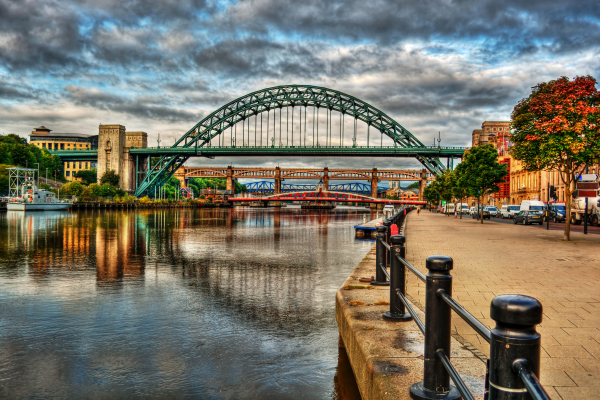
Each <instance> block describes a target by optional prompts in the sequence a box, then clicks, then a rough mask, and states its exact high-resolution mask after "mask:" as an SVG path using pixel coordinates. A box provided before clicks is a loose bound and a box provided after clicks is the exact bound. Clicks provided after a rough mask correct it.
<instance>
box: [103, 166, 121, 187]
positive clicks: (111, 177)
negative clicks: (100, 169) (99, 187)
mask: <svg viewBox="0 0 600 400" xmlns="http://www.w3.org/2000/svg"><path fill="white" fill-rule="evenodd" d="M120 180H121V177H120V176H119V175H118V174H117V173H116V172H115V171H113V170H112V169H109V170H106V172H105V173H104V174H103V175H102V176H101V177H100V183H101V184H105V183H108V184H109V185H112V186H116V187H118V186H119V181H120Z"/></svg>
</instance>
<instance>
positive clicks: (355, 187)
mask: <svg viewBox="0 0 600 400" xmlns="http://www.w3.org/2000/svg"><path fill="white" fill-rule="evenodd" d="M244 186H246V193H275V182H268V181H259V182H250V183H245V184H244ZM317 186H318V184H313V185H310V184H309V185H296V184H285V183H284V184H282V185H281V192H282V193H284V192H303V191H306V192H308V191H315V190H317ZM328 190H329V191H330V192H345V193H361V194H365V193H366V194H371V185H367V184H366V183H360V182H351V183H343V184H339V185H329V189H328ZM385 190H386V188H382V187H377V193H382V192H385Z"/></svg>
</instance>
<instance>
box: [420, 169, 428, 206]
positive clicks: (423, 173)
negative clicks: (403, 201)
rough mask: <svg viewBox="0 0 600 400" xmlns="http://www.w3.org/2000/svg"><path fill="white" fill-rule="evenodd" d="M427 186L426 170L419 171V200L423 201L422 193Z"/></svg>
mask: <svg viewBox="0 0 600 400" xmlns="http://www.w3.org/2000/svg"><path fill="white" fill-rule="evenodd" d="M426 186H427V170H426V169H424V170H421V180H420V181H419V200H421V201H422V200H423V191H424V190H425V187H426Z"/></svg>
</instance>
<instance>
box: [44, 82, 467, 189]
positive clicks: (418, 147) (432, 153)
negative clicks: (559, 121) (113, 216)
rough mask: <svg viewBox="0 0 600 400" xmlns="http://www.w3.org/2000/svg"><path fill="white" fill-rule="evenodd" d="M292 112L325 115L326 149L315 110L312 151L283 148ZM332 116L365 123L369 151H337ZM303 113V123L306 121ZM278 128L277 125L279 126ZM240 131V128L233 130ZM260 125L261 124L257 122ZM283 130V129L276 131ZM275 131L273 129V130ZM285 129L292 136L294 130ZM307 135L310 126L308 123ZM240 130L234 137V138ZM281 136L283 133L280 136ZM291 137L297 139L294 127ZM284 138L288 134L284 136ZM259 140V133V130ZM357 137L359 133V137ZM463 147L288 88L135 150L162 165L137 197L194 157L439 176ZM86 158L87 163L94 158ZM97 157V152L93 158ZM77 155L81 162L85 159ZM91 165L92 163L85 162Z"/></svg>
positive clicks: (340, 98) (321, 92) (338, 97)
mask: <svg viewBox="0 0 600 400" xmlns="http://www.w3.org/2000/svg"><path fill="white" fill-rule="evenodd" d="M284 107H285V108H288V107H291V108H292V110H291V111H292V118H293V115H294V107H305V112H304V117H305V121H306V113H307V107H315V108H316V111H317V112H316V115H317V121H318V116H319V112H318V111H319V109H321V108H325V109H326V119H327V122H326V131H325V133H326V136H327V138H326V142H325V146H323V145H322V144H319V143H318V137H319V124H318V123H317V127H316V129H317V130H316V134H317V143H315V126H314V120H315V118H314V115H315V113H314V111H315V110H314V109H313V144H314V145H313V146H310V145H308V146H307V143H306V136H305V140H304V145H303V146H283V144H282V142H281V134H282V114H281V110H282V109H283V108H284ZM277 109H279V116H278V119H279V121H276V118H275V117H276V116H277V113H276V111H277ZM270 111H274V112H273V114H274V115H273V118H272V121H270ZM332 111H336V112H340V113H341V116H340V119H341V120H342V121H343V120H344V118H345V117H346V115H347V116H348V117H350V118H354V120H355V126H356V121H357V120H361V121H363V122H365V123H366V124H367V146H358V145H357V144H356V137H353V145H352V146H343V145H338V146H334V145H332V143H331V142H332V139H333V132H332V126H331V124H332V119H333V115H331V113H332ZM262 113H267V120H266V127H267V143H266V145H265V146H263V145H262V134H261V138H260V141H261V143H260V145H257V143H256V139H255V145H254V146H251V145H250V120H249V118H250V117H256V116H257V115H258V114H261V132H262ZM301 115H302V114H301V113H300V121H302V116H301ZM246 119H248V133H247V136H248V143H244V138H245V136H246V129H245V121H246ZM238 122H242V141H241V142H242V146H240V145H239V143H238V144H237V146H236V140H235V139H234V135H235V136H236V138H237V123H238ZM277 122H278V124H277ZM234 125H235V127H234ZM255 125H256V120H255ZM277 125H279V126H277ZM371 126H372V127H374V128H375V129H377V130H379V131H380V132H381V137H382V140H383V135H386V136H387V137H389V138H391V139H392V141H393V146H383V141H381V144H380V145H379V146H377V147H373V145H371V146H369V139H372V138H370V136H371ZM228 128H230V129H231V131H230V132H231V143H230V145H229V146H225V143H224V140H221V139H220V138H221V136H220V135H221V134H222V133H224V132H225V130H226V129H228ZM271 128H272V129H271ZM286 129H287V130H288V132H289V128H287V122H286ZM304 129H305V135H306V122H305V126H304ZM234 130H235V133H234ZM277 130H279V132H277ZM291 133H292V137H293V136H294V132H293V124H292V132H291ZM277 134H279V144H277V143H276V135H277ZM284 134H285V133H284ZM255 135H256V129H255ZM354 135H356V129H355V133H354ZM214 138H217V139H218V140H217V141H216V142H217V143H218V147H215V146H214V145H211V144H212V139H214ZM343 138H344V131H343V124H342V125H341V126H340V144H343V143H342V141H343ZM301 140H302V130H300V143H301ZM464 150H465V148H464V147H427V146H424V145H423V144H422V143H421V142H420V141H419V140H418V139H417V138H415V137H414V136H413V135H412V134H411V133H410V132H409V131H408V130H407V129H406V128H404V127H403V126H401V125H400V124H398V123H397V122H396V121H394V120H393V119H392V118H390V117H389V116H388V115H386V114H385V113H383V112H382V111H380V110H378V109H377V108H375V107H373V106H371V105H370V104H368V103H366V102H364V101H362V100H359V99H357V98H355V97H353V96H350V95H348V94H345V93H342V92H339V91H336V90H332V89H327V88H323V87H317V86H305V85H286V86H277V87H272V88H267V89H262V90H259V91H256V92H253V93H250V94H247V95H245V96H242V97H240V98H238V99H236V100H234V101H232V102H230V103H228V104H226V105H224V106H223V107H221V108H219V109H218V110H216V111H214V112H213V113H211V114H210V115H208V116H207V117H206V118H204V119H203V120H202V121H200V122H198V123H197V124H196V125H194V126H193V127H192V128H191V129H190V130H189V131H187V132H186V133H185V134H184V135H183V136H182V137H181V138H180V139H179V140H178V141H177V142H176V143H175V144H174V145H173V146H171V147H155V148H131V149H130V153H131V154H132V155H146V156H150V157H157V158H158V160H157V161H156V162H155V163H154V164H152V165H150V166H149V168H148V169H149V170H148V172H147V173H146V176H145V177H144V179H143V180H141V182H140V183H139V185H138V187H137V190H136V196H142V195H144V194H147V193H151V192H152V191H153V189H154V187H156V186H161V185H163V184H164V183H165V182H166V181H167V180H168V179H169V178H170V177H171V176H172V175H173V174H174V173H175V171H176V170H177V169H178V168H179V167H180V166H181V165H183V163H184V162H185V161H186V160H187V159H188V158H189V157H193V156H205V157H216V156H236V155H239V156H269V155H271V156H346V157H351V156H369V157H414V158H416V159H418V160H419V161H420V162H421V163H422V164H423V166H424V167H425V168H427V169H428V170H429V171H430V172H432V173H434V174H438V173H440V172H442V171H444V170H445V169H446V168H445V166H444V165H443V164H442V163H441V161H440V160H439V157H462V155H463V153H464ZM89 152H90V154H86V155H85V156H86V157H92V154H91V151H89ZM52 153H53V154H57V155H59V156H61V158H63V157H64V159H65V160H79V159H75V158H71V157H73V156H74V155H73V153H75V152H74V151H55V152H52ZM94 155H95V156H96V157H97V152H96V154H94ZM83 156H84V155H83V154H82V155H81V156H80V155H79V154H78V155H77V157H83ZM86 160H87V159H86Z"/></svg>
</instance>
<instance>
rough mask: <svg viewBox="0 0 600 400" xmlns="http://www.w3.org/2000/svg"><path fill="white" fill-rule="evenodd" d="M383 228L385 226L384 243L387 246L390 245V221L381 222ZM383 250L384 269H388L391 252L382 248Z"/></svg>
mask: <svg viewBox="0 0 600 400" xmlns="http://www.w3.org/2000/svg"><path fill="white" fill-rule="evenodd" d="M382 225H383V226H385V239H384V240H385V242H386V243H387V244H390V236H391V232H392V230H391V228H390V227H391V226H392V221H391V220H390V219H387V220H385V221H383V224H382ZM383 250H384V251H385V259H384V260H385V262H384V264H383V265H385V267H386V268H389V267H390V254H391V252H389V251H387V249H386V248H385V247H384V248H383Z"/></svg>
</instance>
